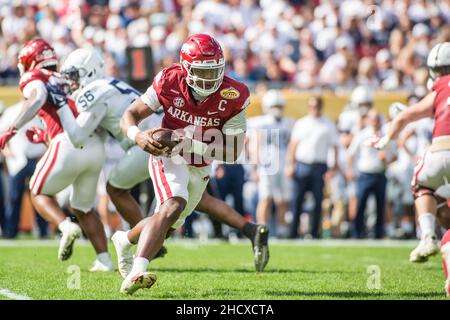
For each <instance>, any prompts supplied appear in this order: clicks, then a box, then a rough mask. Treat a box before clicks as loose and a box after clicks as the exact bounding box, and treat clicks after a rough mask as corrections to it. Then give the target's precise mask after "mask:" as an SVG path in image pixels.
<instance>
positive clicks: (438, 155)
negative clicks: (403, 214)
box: [373, 42, 450, 287]
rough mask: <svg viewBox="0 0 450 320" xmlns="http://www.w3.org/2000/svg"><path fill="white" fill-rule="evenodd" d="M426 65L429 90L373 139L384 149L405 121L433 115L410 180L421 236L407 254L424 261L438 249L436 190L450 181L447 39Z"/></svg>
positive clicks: (449, 48)
mask: <svg viewBox="0 0 450 320" xmlns="http://www.w3.org/2000/svg"><path fill="white" fill-rule="evenodd" d="M427 65H428V68H429V72H430V77H431V79H432V80H433V81H434V83H433V87H432V90H431V92H430V93H428V94H427V95H426V96H425V97H424V98H423V99H422V100H420V101H419V102H417V103H416V104H413V105H412V106H410V107H408V108H407V109H406V110H404V111H402V112H401V113H400V114H399V115H398V116H397V117H396V118H395V119H394V120H393V121H392V123H391V124H390V126H389V129H388V131H387V134H386V135H384V136H382V137H377V138H375V140H374V141H373V145H374V147H375V148H378V149H383V148H385V147H386V146H387V145H388V144H389V143H390V141H391V140H392V139H395V138H396V137H397V136H398V134H399V133H400V132H401V131H402V129H403V128H404V127H405V126H406V125H407V124H409V123H411V122H413V121H417V120H419V119H423V118H426V117H432V116H433V117H434V120H435V123H434V128H433V134H432V142H431V145H430V147H429V148H428V149H427V151H426V152H425V154H424V155H423V157H422V159H421V160H419V161H418V164H417V166H416V168H415V174H414V178H413V182H412V187H413V190H412V191H413V194H414V198H415V207H416V212H417V215H418V221H419V226H420V229H421V239H420V243H419V245H418V246H417V247H416V248H415V249H414V250H413V251H412V252H411V254H410V261H411V262H425V261H427V260H428V257H430V256H432V255H435V254H437V253H438V252H439V242H438V240H437V237H436V234H435V221H436V218H435V217H436V212H437V205H438V202H437V199H436V195H435V193H436V191H437V190H438V188H440V187H442V186H444V185H448V181H450V109H449V108H450V106H449V102H450V90H449V84H450V42H443V43H439V44H437V45H436V46H434V47H433V48H432V49H431V51H430V53H429V55H428V58H427ZM442 249H443V254H444V255H449V253H448V252H447V251H449V250H450V248H449V247H446V246H443V247H442ZM447 287H448V284H447Z"/></svg>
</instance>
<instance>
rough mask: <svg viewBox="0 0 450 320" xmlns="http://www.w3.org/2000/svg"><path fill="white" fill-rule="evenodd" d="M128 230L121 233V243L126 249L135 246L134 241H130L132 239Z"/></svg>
mask: <svg viewBox="0 0 450 320" xmlns="http://www.w3.org/2000/svg"><path fill="white" fill-rule="evenodd" d="M128 232H130V231H129V230H128V231H125V232H121V233H119V235H120V236H119V242H120V245H121V246H122V247H123V248H124V249H130V248H131V247H132V246H133V243H131V242H130V240H129V239H128Z"/></svg>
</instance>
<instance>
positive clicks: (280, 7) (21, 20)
mask: <svg viewBox="0 0 450 320" xmlns="http://www.w3.org/2000/svg"><path fill="white" fill-rule="evenodd" d="M449 22H450V1H448V0H436V1H427V0H396V1H394V0H383V1H373V0H372V1H368V0H367V1H364V0H344V1H337V0H323V1H319V0H309V1H308V0H290V1H289V0H260V1H257V0H202V1H195V0H141V1H136V0H109V1H108V0H2V1H0V81H2V82H3V83H14V81H17V76H18V74H17V68H16V64H17V61H16V56H17V52H18V50H19V49H20V47H21V45H22V44H23V43H24V42H25V41H27V40H29V39H31V38H33V37H35V36H37V35H39V36H40V37H42V38H43V39H45V40H47V41H48V42H49V43H51V44H52V45H53V46H54V47H55V49H56V52H57V54H58V56H59V57H61V59H64V57H65V56H66V55H67V54H68V53H69V52H71V51H72V50H73V49H74V48H76V47H84V46H96V47H99V48H101V49H102V50H103V52H104V54H105V58H106V66H107V68H108V69H109V71H110V73H111V74H114V75H116V76H117V77H124V76H125V74H126V72H125V71H126V68H127V57H126V52H125V51H126V48H127V47H145V46H150V47H151V48H152V51H153V60H154V63H155V65H156V69H160V68H162V67H165V66H168V65H170V64H172V63H173V62H176V61H178V59H179V49H180V47H181V44H182V43H183V41H184V39H185V38H186V36H187V35H188V34H192V33H202V32H203V33H209V34H211V35H213V36H215V37H216V38H217V39H218V40H219V42H220V43H221V45H222V46H223V48H224V49H225V56H226V59H227V66H228V73H229V74H231V75H232V76H233V77H235V78H237V79H239V80H243V81H246V82H248V83H249V84H252V85H254V86H256V85H257V84H258V83H260V82H270V83H271V86H279V87H281V86H283V87H286V86H287V85H289V86H291V87H293V88H299V89H311V88H316V87H329V88H333V89H340V88H342V89H349V88H352V87H354V86H355V85H357V84H365V85H368V86H371V87H374V88H382V89H383V90H397V89H399V88H407V89H411V88H412V87H413V86H414V83H415V81H417V80H416V79H415V78H416V77H420V75H417V72H418V70H420V67H422V66H423V64H424V61H425V59H426V56H427V53H428V50H429V49H430V48H431V47H432V45H433V44H434V43H435V42H439V41H443V40H445V39H448V37H449V34H450V24H449Z"/></svg>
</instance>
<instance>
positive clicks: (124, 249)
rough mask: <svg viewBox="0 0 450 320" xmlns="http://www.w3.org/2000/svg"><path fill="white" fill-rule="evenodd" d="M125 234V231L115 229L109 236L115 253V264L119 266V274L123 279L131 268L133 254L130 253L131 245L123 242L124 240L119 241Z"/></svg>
mask: <svg viewBox="0 0 450 320" xmlns="http://www.w3.org/2000/svg"><path fill="white" fill-rule="evenodd" d="M126 236H127V235H126V232H124V231H116V233H114V234H113V236H112V237H111V240H112V242H113V244H114V248H115V249H116V253H117V266H118V268H119V272H120V275H121V276H122V278H124V279H125V278H126V277H127V276H128V274H129V273H130V272H131V269H132V268H133V255H132V253H131V247H130V246H129V245H126V244H124V241H121V239H123V238H124V237H126Z"/></svg>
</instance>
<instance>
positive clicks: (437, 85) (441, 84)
mask: <svg viewBox="0 0 450 320" xmlns="http://www.w3.org/2000/svg"><path fill="white" fill-rule="evenodd" d="M449 83H450V75H446V76H444V77H440V78H438V79H437V81H435V82H434V84H433V87H432V88H431V90H432V91H439V90H443V89H444V88H447V87H448V85H449Z"/></svg>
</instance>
